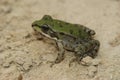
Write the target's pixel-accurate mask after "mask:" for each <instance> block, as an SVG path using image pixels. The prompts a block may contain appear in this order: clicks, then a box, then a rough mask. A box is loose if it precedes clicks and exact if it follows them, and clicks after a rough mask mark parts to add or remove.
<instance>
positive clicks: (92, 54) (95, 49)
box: [87, 40, 100, 58]
mask: <svg viewBox="0 0 120 80" xmlns="http://www.w3.org/2000/svg"><path fill="white" fill-rule="evenodd" d="M93 45H94V47H93V49H91V50H89V51H88V52H87V53H88V56H90V57H92V58H95V57H96V56H97V55H98V54H97V53H98V50H99V47H100V42H99V41H98V40H94V44H93Z"/></svg>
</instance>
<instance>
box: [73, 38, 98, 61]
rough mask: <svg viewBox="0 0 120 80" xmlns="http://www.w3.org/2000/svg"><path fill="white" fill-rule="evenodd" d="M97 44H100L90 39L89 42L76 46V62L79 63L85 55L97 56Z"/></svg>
mask: <svg viewBox="0 0 120 80" xmlns="http://www.w3.org/2000/svg"><path fill="white" fill-rule="evenodd" d="M99 46H100V43H99V41H98V40H90V41H89V42H87V43H85V44H83V45H80V46H79V47H78V49H79V51H78V52H77V53H76V55H75V56H76V60H77V62H78V63H80V62H81V60H82V59H83V58H84V57H86V56H90V57H92V58H95V57H96V56H97V52H98V50H99Z"/></svg>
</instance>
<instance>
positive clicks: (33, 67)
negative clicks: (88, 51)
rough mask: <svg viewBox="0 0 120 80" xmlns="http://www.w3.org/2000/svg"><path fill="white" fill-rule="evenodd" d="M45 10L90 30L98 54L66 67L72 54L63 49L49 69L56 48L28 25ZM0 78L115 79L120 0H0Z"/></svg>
mask: <svg viewBox="0 0 120 80" xmlns="http://www.w3.org/2000/svg"><path fill="white" fill-rule="evenodd" d="M45 14H49V15H51V16H52V17H53V18H57V19H60V20H64V21H67V22H71V23H79V24H82V25H85V26H88V27H89V28H91V29H93V30H95V31H96V33H97V34H96V35H95V39H97V40H99V41H100V43H101V46H100V50H99V53H98V56H97V57H96V58H95V59H90V58H89V57H87V58H85V59H84V61H86V63H87V65H80V64H78V63H76V62H74V63H73V64H72V66H71V67H69V61H70V60H71V59H72V58H73V57H74V55H73V53H72V52H67V51H66V54H65V59H64V60H63V61H62V62H61V63H59V64H56V65H54V66H53V67H52V68H51V67H50V63H48V61H53V60H55V58H56V56H57V50H56V47H55V45H53V44H51V43H48V42H47V41H43V40H36V37H35V36H34V35H33V33H34V31H33V29H32V27H31V23H32V22H33V21H35V20H39V19H41V18H42V16H43V15H45ZM0 80H120V0H0Z"/></svg>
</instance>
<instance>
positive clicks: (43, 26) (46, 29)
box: [40, 25, 50, 31]
mask: <svg viewBox="0 0 120 80" xmlns="http://www.w3.org/2000/svg"><path fill="white" fill-rule="evenodd" d="M40 27H41V28H42V29H43V30H45V31H48V30H49V29H50V28H49V26H48V25H42V26H40Z"/></svg>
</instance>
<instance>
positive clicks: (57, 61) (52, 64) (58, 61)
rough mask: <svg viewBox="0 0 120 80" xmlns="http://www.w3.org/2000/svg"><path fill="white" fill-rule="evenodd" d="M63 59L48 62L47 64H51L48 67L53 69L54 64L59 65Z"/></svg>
mask: <svg viewBox="0 0 120 80" xmlns="http://www.w3.org/2000/svg"><path fill="white" fill-rule="evenodd" d="M63 59H64V58H63V57H62V58H60V57H58V58H57V59H56V60H55V61H49V63H51V65H50V67H53V66H54V65H55V64H58V63H60V62H61V61H62V60H63Z"/></svg>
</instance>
